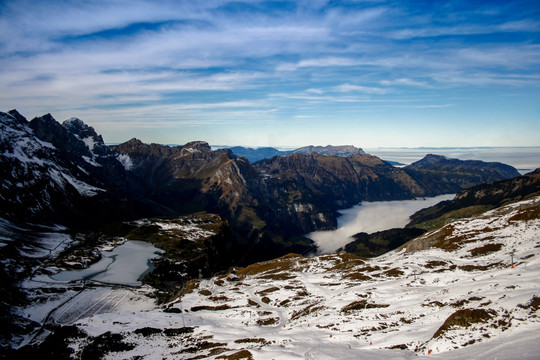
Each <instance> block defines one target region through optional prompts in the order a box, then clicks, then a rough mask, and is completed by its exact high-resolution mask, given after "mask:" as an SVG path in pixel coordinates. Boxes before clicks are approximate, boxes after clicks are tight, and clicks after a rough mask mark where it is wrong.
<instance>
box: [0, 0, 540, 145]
mask: <svg viewBox="0 0 540 360" xmlns="http://www.w3.org/2000/svg"><path fill="white" fill-rule="evenodd" d="M0 29H1V30H0V44H1V45H2V56H1V57H0V94H1V96H0V109H12V108H16V109H17V110H18V111H19V112H20V113H21V114H23V115H24V116H26V117H28V118H32V117H35V116H41V115H43V114H46V113H51V114H52V115H53V117H54V118H56V119H58V120H59V121H62V120H63V119H68V118H70V117H73V116H75V117H78V118H80V119H82V120H83V121H84V122H85V123H87V124H89V125H91V126H92V127H94V128H95V130H96V131H97V132H98V133H100V134H101V135H102V136H103V137H104V139H106V140H107V141H108V142H111V143H121V142H124V141H126V140H128V139H129V138H133V137H136V138H138V139H141V141H144V142H155V143H161V144H171V143H186V142H189V141H191V140H192V139H204V140H205V141H207V142H208V143H211V144H244V145H245V146H249V147H253V146H265V147H267V146H268V147H277V146H288V145H283V144H321V143H330V144H338V143H344V144H352V145H355V144H356V146H358V147H363V148H375V147H381V146H382V147H399V148H418V147H425V148H432V147H434V148H447V147H456V146H457V147H515V146H527V147H529V146H531V147H535V146H540V71H539V69H540V6H538V0H509V1H506V0H505V1H502V0H493V1H490V2H485V1H478V0H477V1H471V0H467V1H465V0H457V1H449V0H448V1H435V2H433V1H420V2H419V1H414V2H413V1H406V0H378V1H353V0H337V1H330V0H313V1H304V0H300V1H295V0H284V1H272V0H240V1H236V0H234V1H233V0H214V1H172V0H165V1H161V2H159V4H156V3H155V2H152V1H150V0H140V1H137V2H132V1H128V0H118V1H114V2H111V1H104V0H96V1H90V2H80V1H74V0H50V1H38V2H35V1H30V0H5V1H1V2H0ZM4 111H6V110H4ZM126 134H129V136H130V137H129V138H128V139H126ZM280 144H281V145H280Z"/></svg>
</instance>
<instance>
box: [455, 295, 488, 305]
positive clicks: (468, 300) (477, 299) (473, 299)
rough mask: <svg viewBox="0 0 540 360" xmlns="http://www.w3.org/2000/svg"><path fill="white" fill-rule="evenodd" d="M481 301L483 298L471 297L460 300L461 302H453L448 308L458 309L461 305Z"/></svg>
mask: <svg viewBox="0 0 540 360" xmlns="http://www.w3.org/2000/svg"><path fill="white" fill-rule="evenodd" d="M483 299H484V298H483V297H478V296H473V297H470V298H469V299H461V300H458V301H455V302H453V303H451V304H450V306H452V307H454V308H459V307H462V306H463V305H466V304H468V303H470V302H471V301H480V300H483Z"/></svg>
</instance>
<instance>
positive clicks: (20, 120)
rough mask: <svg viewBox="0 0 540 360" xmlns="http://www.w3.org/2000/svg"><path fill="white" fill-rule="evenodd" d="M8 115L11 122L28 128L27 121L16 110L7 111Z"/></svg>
mask: <svg viewBox="0 0 540 360" xmlns="http://www.w3.org/2000/svg"><path fill="white" fill-rule="evenodd" d="M8 114H9V115H11V117H12V118H13V120H15V121H16V122H17V123H18V124H20V125H25V126H28V120H26V118H25V117H24V116H22V115H21V114H20V113H19V112H18V111H17V110H15V109H13V110H9V111H8Z"/></svg>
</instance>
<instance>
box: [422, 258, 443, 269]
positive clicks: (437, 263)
mask: <svg viewBox="0 0 540 360" xmlns="http://www.w3.org/2000/svg"><path fill="white" fill-rule="evenodd" d="M446 264H448V263H447V262H446V261H440V260H431V261H428V262H427V263H426V264H425V265H424V267H425V268H426V269H434V268H436V267H442V266H446Z"/></svg>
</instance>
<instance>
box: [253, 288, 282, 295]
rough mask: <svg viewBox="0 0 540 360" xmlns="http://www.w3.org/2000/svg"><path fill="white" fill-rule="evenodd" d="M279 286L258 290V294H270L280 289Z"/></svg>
mask: <svg viewBox="0 0 540 360" xmlns="http://www.w3.org/2000/svg"><path fill="white" fill-rule="evenodd" d="M278 290H279V288H278V287H276V286H273V287H271V288H268V289H264V290H261V291H257V292H256V294H257V295H266V294H269V293H271V292H274V291H278Z"/></svg>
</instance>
